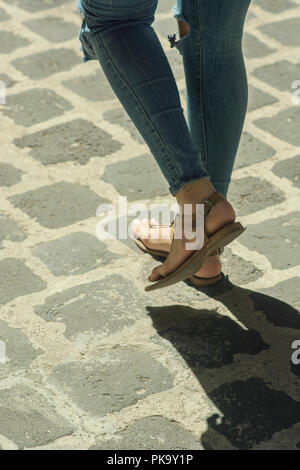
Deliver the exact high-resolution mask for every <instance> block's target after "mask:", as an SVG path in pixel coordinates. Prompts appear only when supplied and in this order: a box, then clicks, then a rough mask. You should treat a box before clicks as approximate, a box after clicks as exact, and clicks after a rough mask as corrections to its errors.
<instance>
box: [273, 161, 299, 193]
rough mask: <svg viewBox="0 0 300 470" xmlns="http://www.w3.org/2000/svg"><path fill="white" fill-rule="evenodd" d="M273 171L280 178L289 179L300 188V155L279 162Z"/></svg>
mask: <svg viewBox="0 0 300 470" xmlns="http://www.w3.org/2000/svg"><path fill="white" fill-rule="evenodd" d="M272 171H273V173H275V175H277V176H279V177H280V178H282V177H284V178H287V179H289V180H290V181H291V182H292V183H293V186H296V187H297V188H300V155H297V156H296V157H293V158H288V159H287V160H283V161H281V162H277V163H276V164H275V165H274V167H273V170H272Z"/></svg>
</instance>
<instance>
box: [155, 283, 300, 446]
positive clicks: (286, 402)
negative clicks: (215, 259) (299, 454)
mask: <svg viewBox="0 0 300 470" xmlns="http://www.w3.org/2000/svg"><path fill="white" fill-rule="evenodd" d="M197 290H200V289H197ZM201 291H202V292H205V293H206V295H208V296H210V297H211V298H214V299H216V300H217V301H218V302H220V304H221V305H223V306H225V307H226V308H227V309H228V312H227V313H228V315H223V314H220V313H218V312H217V311H215V310H205V309H204V310H203V309H199V310H197V309H194V308H191V307H184V306H181V305H173V306H169V307H148V313H149V315H150V316H151V319H152V321H153V326H154V327H155V329H156V330H157V332H158V334H159V335H160V336H161V337H162V338H164V339H165V340H167V341H168V342H169V343H170V344H169V346H170V347H174V348H175V354H179V355H180V357H181V358H182V359H183V360H184V361H185V363H186V364H187V366H188V367H189V368H190V369H191V370H192V371H193V373H194V375H195V377H196V378H197V379H198V380H199V383H200V384H201V386H202V387H203V389H204V390H205V393H206V394H207V397H208V402H210V403H211V405H214V406H213V408H215V407H216V408H217V409H218V413H213V414H212V416H211V417H210V418H209V419H208V420H207V425H208V429H207V431H206V432H205V433H204V434H203V435H202V436H199V439H200V438H201V442H202V445H203V447H204V448H205V449H214V450H220V449H222V448H226V447H227V448H232V447H235V448H236V449H251V448H253V447H255V446H256V447H257V446H258V445H259V444H260V443H262V442H265V441H269V440H270V439H271V438H272V436H274V434H275V433H277V432H280V431H284V430H288V429H290V428H292V427H293V426H295V425H296V426H295V428H294V429H293V430H292V431H290V432H289V433H288V435H287V436H285V438H284V443H282V446H283V448H289V449H295V450H296V449H297V448H299V441H300V425H299V426H297V423H299V422H300V384H299V378H298V377H299V376H300V365H298V366H296V365H293V364H292V360H291V358H292V354H293V352H294V351H293V350H292V348H291V345H292V343H293V342H294V341H295V340H300V314H299V312H298V311H297V310H295V309H294V308H293V307H291V306H290V305H288V304H287V303H285V302H282V301H280V300H278V299H275V298H274V297H270V296H268V295H265V294H261V293H258V292H253V291H251V290H248V289H242V288H240V287H237V286H234V285H233V284H231V283H230V282H229V281H228V279H226V278H224V279H223V280H222V281H221V282H220V283H218V285H217V286H215V287H210V288H205V289H201ZM167 344H168V343H167ZM169 346H167V347H169ZM197 412H198V413H199V414H201V410H198V411H197V410H196V409H195V413H197ZM296 428H297V429H296ZM228 443H230V444H229V445H228ZM270 445H271V446H272V445H273V447H274V445H275V444H274V443H273V444H270ZM274 450H275V449H274Z"/></svg>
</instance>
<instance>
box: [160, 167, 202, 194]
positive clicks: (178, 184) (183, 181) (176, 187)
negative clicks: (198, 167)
mask: <svg viewBox="0 0 300 470" xmlns="http://www.w3.org/2000/svg"><path fill="white" fill-rule="evenodd" d="M203 178H208V179H209V180H210V177H209V175H208V174H205V173H203V172H201V173H200V172H199V173H194V174H193V175H190V176H185V177H184V178H180V179H179V180H177V181H175V182H174V183H172V184H170V186H169V191H170V193H171V194H172V196H175V194H176V193H178V191H180V190H181V189H183V188H184V186H186V185H187V184H189V183H193V182H194V181H198V180H201V179H203Z"/></svg>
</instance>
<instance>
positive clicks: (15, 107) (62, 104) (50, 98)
mask: <svg viewBox="0 0 300 470" xmlns="http://www.w3.org/2000/svg"><path fill="white" fill-rule="evenodd" d="M72 107H73V106H72V105H71V104H70V103H69V102H68V101H67V100H65V99H64V98H63V97H62V96H59V95H57V93H55V92H54V91H52V90H48V89H43V88H35V89H32V90H27V91H23V92H21V93H17V94H15V95H9V96H8V97H7V100H6V106H5V108H4V110H3V114H4V116H8V117H10V118H11V119H13V120H14V122H15V123H16V124H19V125H21V126H32V125H33V124H37V123H39V122H43V121H47V120H48V119H53V118H54V117H56V116H61V115H62V114H64V112H65V111H68V110H70V109H72ZM44 132H45V131H44Z"/></svg>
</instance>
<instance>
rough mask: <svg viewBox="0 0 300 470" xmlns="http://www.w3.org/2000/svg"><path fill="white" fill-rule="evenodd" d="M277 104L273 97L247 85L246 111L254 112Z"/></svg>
mask: <svg viewBox="0 0 300 470" xmlns="http://www.w3.org/2000/svg"><path fill="white" fill-rule="evenodd" d="M277 102H278V99H277V98H275V97H274V96H272V95H269V94H268V93H264V92H263V91H261V90H258V89H257V88H254V87H253V86H251V85H249V100H248V111H254V110H255V109H259V108H262V107H263V106H269V105H271V104H274V103H277Z"/></svg>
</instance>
